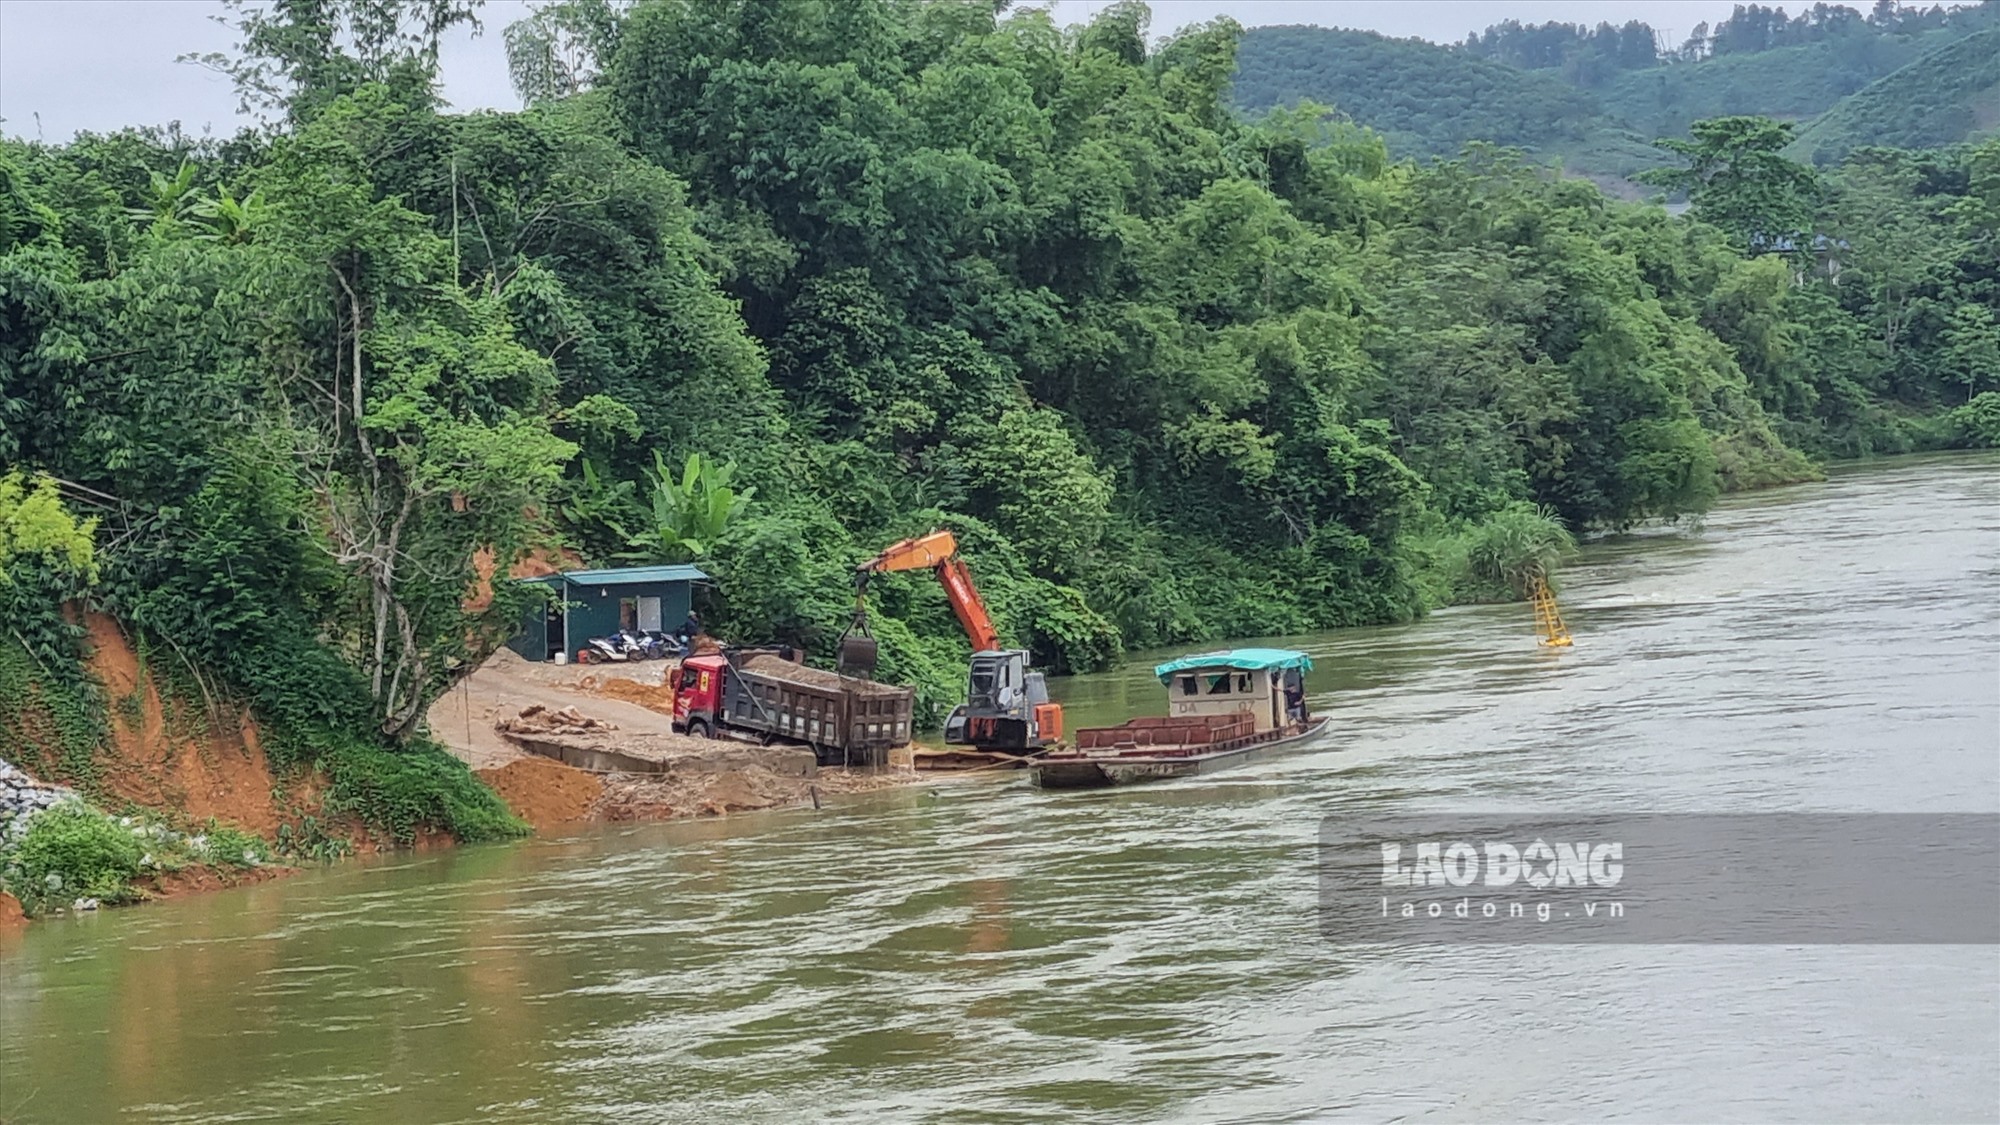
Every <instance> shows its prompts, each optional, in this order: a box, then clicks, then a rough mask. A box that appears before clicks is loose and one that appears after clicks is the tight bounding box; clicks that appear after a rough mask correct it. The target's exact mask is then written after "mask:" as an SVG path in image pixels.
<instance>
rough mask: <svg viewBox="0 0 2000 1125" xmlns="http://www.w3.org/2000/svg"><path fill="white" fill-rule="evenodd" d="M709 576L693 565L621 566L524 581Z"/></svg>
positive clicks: (617, 582) (588, 582)
mask: <svg viewBox="0 0 2000 1125" xmlns="http://www.w3.org/2000/svg"><path fill="white" fill-rule="evenodd" d="M707 577H708V575H706V574H703V573H702V572H701V571H700V570H698V569H696V568H694V567H691V566H621V567H613V568H612V569H610V570H566V571H563V572H562V573H561V574H545V575H543V576H541V577H540V578H524V579H522V581H524V582H547V583H549V584H551V585H553V584H554V583H555V580H556V579H558V578H560V579H563V580H564V581H566V582H569V583H571V584H572V585H576V586H623V585H626V584H627V583H639V582H695V581H699V580H701V579H704V578H707Z"/></svg>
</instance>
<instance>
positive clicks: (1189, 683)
mask: <svg viewBox="0 0 2000 1125" xmlns="http://www.w3.org/2000/svg"><path fill="white" fill-rule="evenodd" d="M1180 685H1181V694H1182V695H1187V696H1192V695H1197V694H1199V692H1197V691H1196V689H1195V686H1194V677H1193V676H1182V677H1180Z"/></svg>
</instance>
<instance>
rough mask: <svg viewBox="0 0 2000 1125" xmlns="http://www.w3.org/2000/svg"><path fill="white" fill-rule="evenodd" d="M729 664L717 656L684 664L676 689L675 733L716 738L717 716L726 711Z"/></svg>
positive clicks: (708, 656)
mask: <svg viewBox="0 0 2000 1125" xmlns="http://www.w3.org/2000/svg"><path fill="white" fill-rule="evenodd" d="M728 670H729V664H728V662H727V661H725V660H723V659H722V657H720V656H718V655H715V654H712V653H711V654H708V655H704V656H690V657H688V658H687V659H686V660H683V661H681V678H680V683H679V685H678V686H677V687H676V688H675V689H674V729H675V730H682V731H686V732H687V733H689V734H692V735H697V736H700V737H702V738H710V737H713V736H714V734H715V726H716V723H715V718H716V712H718V711H720V710H722V677H723V675H724V674H725V673H727V672H728Z"/></svg>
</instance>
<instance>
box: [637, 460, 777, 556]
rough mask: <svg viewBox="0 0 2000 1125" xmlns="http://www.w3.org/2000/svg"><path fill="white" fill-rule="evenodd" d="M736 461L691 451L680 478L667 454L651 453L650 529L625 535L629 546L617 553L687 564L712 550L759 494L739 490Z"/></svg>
mask: <svg viewBox="0 0 2000 1125" xmlns="http://www.w3.org/2000/svg"><path fill="white" fill-rule="evenodd" d="M735 476H736V465H735V463H734V462H724V463H718V462H716V461H714V460H711V459H710V458H707V457H704V456H702V455H701V454H699V453H690V454H688V459H687V463H686V464H685V465H683V466H682V467H681V471H680V474H679V475H678V477H677V476H676V475H675V474H674V472H673V470H671V469H669V468H668V467H667V462H666V458H664V457H662V456H661V455H660V453H659V451H658V450H654V451H653V467H652V469H650V470H648V471H647V473H646V485H647V487H648V490H649V495H648V499H649V501H650V507H649V509H648V514H649V515H650V516H651V519H652V527H650V528H648V529H646V530H645V531H643V532H641V533H640V534H637V535H632V536H629V537H627V539H626V545H627V546H628V547H630V548H631V550H628V551H625V552H622V553H621V554H620V555H619V556H618V557H619V558H621V559H626V560H628V561H633V562H652V563H683V562H690V561H692V560H694V559H697V558H700V557H701V556H703V555H706V554H708V552H709V550H710V549H711V548H713V547H714V546H715V542H716V540H718V539H720V538H721V537H722V533H723V532H724V531H725V530H727V529H728V527H729V525H730V523H731V522H732V521H734V520H735V519H736V518H737V517H738V516H741V515H742V514H743V512H744V510H745V509H746V508H748V507H749V506H750V500H751V498H752V497H753V496H755V495H756V493H757V490H756V489H755V488H754V487H750V488H742V489H738V488H736V487H734V486H733V485H732V484H731V483H730V482H731V481H732V480H733V479H734V478H735Z"/></svg>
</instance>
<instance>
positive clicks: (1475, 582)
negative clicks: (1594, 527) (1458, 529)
mask: <svg viewBox="0 0 2000 1125" xmlns="http://www.w3.org/2000/svg"><path fill="white" fill-rule="evenodd" d="M1575 553H1576V540H1575V538H1574V537H1572V536H1571V535H1570V533H1569V529H1568V528H1566V527H1564V526H1563V525H1562V521H1561V520H1558V519H1556V517H1555V514H1554V513H1552V512H1550V511H1548V510H1547V509H1545V508H1537V507H1535V506H1534V505H1532V504H1515V505H1513V506H1512V507H1509V508H1505V509H1502V510H1501V511H1499V512H1496V513H1494V514H1493V515H1492V516H1490V517H1488V519H1487V520H1486V522H1484V523H1481V524H1479V525H1477V526H1475V527H1473V528H1472V529H1470V530H1469V531H1467V532H1466V533H1465V572H1464V578H1463V580H1462V583H1461V587H1460V592H1461V593H1462V594H1467V595H1470V597H1469V598H1468V600H1482V601H1504V600H1507V599H1509V598H1513V597H1521V596H1523V595H1524V594H1525V592H1526V591H1527V588H1528V583H1529V582H1530V581H1531V580H1532V576H1533V575H1534V574H1535V573H1536V572H1540V573H1541V574H1544V575H1548V574H1554V573H1555V570H1556V567H1557V566H1558V565H1559V564H1560V563H1561V562H1562V560H1564V559H1565V558H1568V557H1569V556H1571V555H1574V554H1575Z"/></svg>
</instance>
